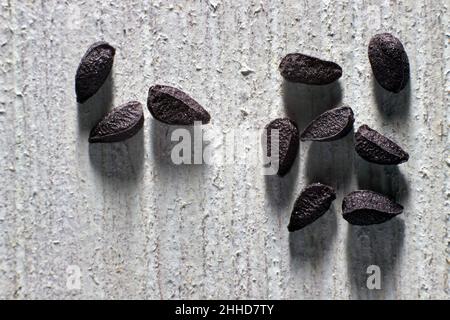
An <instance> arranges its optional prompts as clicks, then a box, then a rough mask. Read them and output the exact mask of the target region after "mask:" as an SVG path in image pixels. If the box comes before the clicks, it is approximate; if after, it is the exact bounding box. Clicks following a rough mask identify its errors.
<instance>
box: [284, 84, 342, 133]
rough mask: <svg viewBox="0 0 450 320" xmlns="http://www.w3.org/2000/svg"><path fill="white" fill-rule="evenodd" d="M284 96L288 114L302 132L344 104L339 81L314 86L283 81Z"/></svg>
mask: <svg viewBox="0 0 450 320" xmlns="http://www.w3.org/2000/svg"><path fill="white" fill-rule="evenodd" d="M282 94H283V103H284V108H285V110H286V113H287V115H288V117H289V118H290V119H292V120H294V121H295V122H296V123H297V125H298V129H299V130H300V132H301V131H302V130H304V129H305V127H306V126H307V125H308V124H309V122H311V121H312V120H313V119H314V118H316V117H317V116H318V115H320V114H321V113H323V112H325V111H326V110H329V109H331V108H333V107H335V106H338V105H339V104H340V103H341V102H342V88H341V84H340V82H339V81H335V82H333V83H331V84H328V85H324V86H312V85H305V84H301V83H292V82H289V81H286V80H283V84H282Z"/></svg>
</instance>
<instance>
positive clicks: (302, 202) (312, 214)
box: [288, 183, 336, 232]
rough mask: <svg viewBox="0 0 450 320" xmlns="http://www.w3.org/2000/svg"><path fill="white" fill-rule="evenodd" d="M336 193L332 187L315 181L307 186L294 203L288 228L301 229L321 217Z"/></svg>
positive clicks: (290, 230)
mask: <svg viewBox="0 0 450 320" xmlns="http://www.w3.org/2000/svg"><path fill="white" fill-rule="evenodd" d="M334 199H336V193H335V191H334V189H333V188H332V187H329V186H327V185H324V184H321V183H313V184H310V185H309V186H307V187H305V188H304V189H303V190H302V192H301V193H300V195H299V196H298V198H297V200H296V201H295V204H294V209H293V210H292V214H291V220H290V221H289V225H288V230H289V232H293V231H296V230H300V229H302V228H304V227H306V226H307V225H309V224H311V223H313V222H314V221H316V220H317V219H318V218H320V217H321V216H322V215H323V214H324V213H325V212H327V210H328V209H329V208H330V206H331V203H332V202H333V200H334Z"/></svg>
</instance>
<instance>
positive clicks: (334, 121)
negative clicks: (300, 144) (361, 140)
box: [300, 107, 355, 141]
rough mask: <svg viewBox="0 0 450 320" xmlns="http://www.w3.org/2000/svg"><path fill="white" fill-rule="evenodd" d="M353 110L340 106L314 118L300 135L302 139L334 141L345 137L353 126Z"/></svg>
mask: <svg viewBox="0 0 450 320" xmlns="http://www.w3.org/2000/svg"><path fill="white" fill-rule="evenodd" d="M353 122H355V118H354V117H353V110H352V109H351V108H350V107H338V108H334V109H331V110H328V111H326V112H324V113H322V114H321V115H320V116H318V117H317V118H316V119H314V120H313V121H312V122H311V123H310V124H309V125H308V126H307V127H306V129H305V130H303V132H302V134H301V135H300V139H301V140H302V141H333V140H337V139H340V138H343V137H345V136H346V135H347V134H348V133H349V132H350V131H351V130H352V128H353Z"/></svg>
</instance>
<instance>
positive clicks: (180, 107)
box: [147, 85, 211, 125]
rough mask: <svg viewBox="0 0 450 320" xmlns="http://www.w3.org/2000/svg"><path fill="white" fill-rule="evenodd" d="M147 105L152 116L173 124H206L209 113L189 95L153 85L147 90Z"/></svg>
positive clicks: (208, 119)
mask: <svg viewBox="0 0 450 320" xmlns="http://www.w3.org/2000/svg"><path fill="white" fill-rule="evenodd" d="M147 107H148V110H149V111H150V113H151V114H152V116H153V117H154V118H155V119H156V120H159V121H161V122H164V123H167V124H173V125H193V124H194V122H195V121H200V122H201V123H202V124H206V123H208V122H209V121H210V119H211V116H210V115H209V113H208V112H207V111H206V110H205V109H204V108H203V107H202V106H201V105H200V104H199V103H198V102H197V101H195V100H194V99H192V98H191V97H190V96H189V95H187V94H186V93H184V92H183V91H181V90H178V89H177V88H174V87H170V86H165V85H154V86H151V87H150V89H149V91H148V99H147Z"/></svg>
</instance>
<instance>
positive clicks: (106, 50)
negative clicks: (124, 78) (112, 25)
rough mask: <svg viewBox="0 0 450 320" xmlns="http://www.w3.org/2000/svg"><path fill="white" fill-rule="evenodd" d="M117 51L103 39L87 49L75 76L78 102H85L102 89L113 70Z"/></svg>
mask: <svg viewBox="0 0 450 320" xmlns="http://www.w3.org/2000/svg"><path fill="white" fill-rule="evenodd" d="M115 53H116V50H115V49H114V48H113V47H112V46H110V45H109V44H108V43H106V42H103V41H100V42H96V43H94V44H93V45H92V46H91V47H90V48H89V49H88V50H87V52H86V53H85V54H84V56H83V58H81V62H80V65H79V66H78V69H77V74H76V76H75V93H76V95H77V102H79V103H83V102H85V101H86V100H87V99H89V98H90V97H92V96H93V95H94V94H95V93H96V92H97V91H98V89H100V87H101V86H102V85H103V83H104V82H105V80H106V78H108V75H109V72H110V71H111V68H112V65H113V61H114V55H115Z"/></svg>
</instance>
